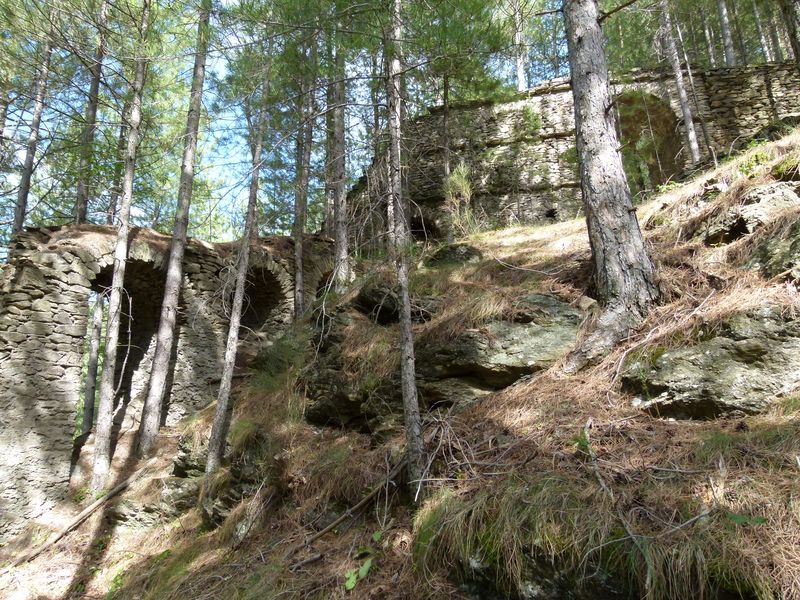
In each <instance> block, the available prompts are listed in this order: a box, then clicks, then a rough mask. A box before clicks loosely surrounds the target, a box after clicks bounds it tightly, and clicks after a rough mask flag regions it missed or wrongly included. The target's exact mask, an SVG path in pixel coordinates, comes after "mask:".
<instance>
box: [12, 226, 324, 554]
mask: <svg viewBox="0 0 800 600" xmlns="http://www.w3.org/2000/svg"><path fill="white" fill-rule="evenodd" d="M115 236H116V232H115V230H113V229H111V228H107V227H100V226H81V227H74V226H69V227H64V228H60V229H36V230H28V231H27V232H25V233H23V234H21V235H20V236H18V237H17V238H16V239H15V241H14V244H13V248H12V251H11V255H10V257H9V262H8V264H7V265H5V266H4V267H3V268H2V271H0V415H2V420H0V476H1V478H0V542H2V541H3V540H5V539H8V538H9V537H11V536H13V535H14V534H16V533H18V532H19V531H20V529H21V528H22V527H23V526H24V524H25V522H26V521H28V520H30V519H35V518H36V517H38V516H40V515H42V514H43V513H44V512H46V511H48V510H50V509H51V508H52V507H53V506H55V505H56V503H57V502H58V501H60V500H63V499H64V497H65V495H66V493H67V487H68V484H69V478H70V468H71V455H72V452H73V437H74V434H75V427H76V411H77V404H78V399H79V395H80V393H81V388H82V385H83V382H82V365H83V361H84V343H85V339H86V334H87V324H88V322H89V320H90V306H89V297H90V292H92V291H94V292H98V291H101V290H102V289H103V287H104V286H108V285H110V280H111V269H112V260H113V246H114V241H115ZM168 252H169V237H167V236H163V235H160V234H158V233H155V232H153V231H149V230H133V231H132V233H131V243H130V246H129V255H130V258H129V263H128V269H127V272H126V279H125V288H126V290H127V291H128V294H129V297H130V304H128V301H127V299H125V300H124V301H123V312H124V313H126V314H127V313H128V312H129V310H128V309H129V308H130V312H131V313H132V316H133V320H132V321H131V322H130V330H131V337H130V351H129V353H128V351H127V347H128V344H127V334H126V332H127V330H128V319H127V318H123V320H122V325H121V327H122V329H121V347H120V353H119V357H118V361H117V362H118V372H117V380H118V381H119V378H120V377H122V381H123V383H122V385H121V386H120V393H119V396H118V399H117V402H118V406H119V405H121V406H122V407H123V408H122V410H121V411H120V413H119V417H118V419H117V421H118V422H119V424H120V426H121V427H122V428H123V429H125V428H134V429H135V428H136V427H138V422H139V419H140V413H141V405H142V403H143V398H142V395H143V393H144V392H145V390H146V386H147V381H148V373H149V366H150V364H151V361H152V355H153V352H154V350H155V332H156V330H157V327H158V318H159V314H160V305H161V299H162V297H163V283H164V268H165V265H166V260H167V256H168ZM292 252H293V246H292V243H291V241H290V240H287V239H286V238H270V239H265V240H262V245H261V248H260V249H258V250H255V251H254V252H253V253H252V255H251V273H258V277H253V278H252V279H253V286H254V287H253V289H252V290H251V292H253V294H254V298H257V299H258V301H259V302H267V303H268V304H269V306H268V307H267V309H265V310H262V311H261V313H262V314H260V315H259V317H260V320H259V326H260V327H259V330H257V331H248V332H247V334H246V335H245V342H243V343H245V344H246V343H247V338H249V342H250V344H251V345H252V344H253V342H254V341H258V342H262V343H263V342H264V341H265V340H268V339H269V338H272V337H274V336H275V335H277V334H278V333H279V332H280V331H281V330H282V329H283V328H284V327H285V326H286V325H287V324H288V323H290V322H291V319H292V313H293V302H294V300H293V285H294V284H293V262H292ZM234 254H235V245H234V244H208V243H204V242H200V241H196V240H192V241H191V242H190V243H189V245H188V247H187V250H186V259H185V265H186V266H185V274H184V284H183V289H182V296H181V312H180V316H179V321H178V327H179V334H178V339H177V344H176V349H175V354H174V365H175V368H174V375H173V380H172V382H171V392H170V394H169V405H168V407H167V409H166V415H165V420H166V423H168V424H174V423H175V422H177V421H178V420H179V419H181V418H182V417H184V416H186V415H188V414H191V413H193V412H195V411H196V410H197V409H199V408H201V407H203V406H205V405H207V404H208V403H209V402H211V401H212V400H213V399H214V398H215V395H216V391H217V387H218V381H219V377H220V376H221V373H222V361H223V358H224V351H225V341H226V337H227V330H228V321H227V318H226V315H225V307H224V306H223V304H226V303H227V301H228V297H227V296H229V295H230V294H231V293H232V283H231V281H230V280H228V279H227V278H228V277H229V276H230V274H231V268H232V265H233V261H234V260H235V256H234ZM330 255H331V252H330V244H329V243H328V242H326V241H325V240H322V239H319V238H314V237H311V236H309V238H308V239H307V241H306V256H307V257H308V259H307V261H306V264H307V268H306V271H305V282H306V294H307V296H308V301H309V303H311V302H313V299H314V298H315V296H316V292H317V287H318V285H319V284H320V282H321V281H322V279H323V277H324V276H325V274H326V273H328V272H329V271H330V269H331V260H330ZM259 286H261V288H259ZM223 296H225V298H224V299H223ZM223 300H224V301H223ZM259 308H263V307H258V306H253V307H250V309H249V310H256V311H257V312H258V310H257V309H259ZM125 354H128V356H127V362H126V367H125V371H124V373H122V372H121V371H122V362H123V357H124V355H125Z"/></svg>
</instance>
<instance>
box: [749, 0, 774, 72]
mask: <svg viewBox="0 0 800 600" xmlns="http://www.w3.org/2000/svg"><path fill="white" fill-rule="evenodd" d="M752 1H753V19H754V20H755V23H756V31H757V32H758V42H759V44H760V45H761V53H762V54H763V55H764V60H765V61H766V62H772V61H773V60H775V57H774V56H772V48H770V45H769V40H768V39H767V32H766V31H765V29H764V23H763V21H762V20H761V12H760V11H759V10H758V2H757V1H756V0H752Z"/></svg>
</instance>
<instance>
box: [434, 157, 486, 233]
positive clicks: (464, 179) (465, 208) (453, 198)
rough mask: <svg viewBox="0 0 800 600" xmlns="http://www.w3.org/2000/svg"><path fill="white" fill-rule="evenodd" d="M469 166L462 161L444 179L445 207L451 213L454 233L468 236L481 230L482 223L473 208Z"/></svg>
mask: <svg viewBox="0 0 800 600" xmlns="http://www.w3.org/2000/svg"><path fill="white" fill-rule="evenodd" d="M471 175H472V174H471V172H470V169H469V167H468V166H467V165H466V164H465V163H463V162H461V163H459V165H458V166H457V167H456V168H455V169H453V172H452V173H450V175H449V176H447V178H445V180H444V185H443V189H442V191H443V192H444V199H445V209H446V210H447V212H448V213H449V214H450V224H451V227H452V228H453V233H455V234H458V235H461V236H466V235H470V234H472V233H476V232H477V231H479V230H480V228H481V224H480V222H479V220H478V218H477V217H476V215H475V213H474V211H473V210H472V206H471V203H472V180H471Z"/></svg>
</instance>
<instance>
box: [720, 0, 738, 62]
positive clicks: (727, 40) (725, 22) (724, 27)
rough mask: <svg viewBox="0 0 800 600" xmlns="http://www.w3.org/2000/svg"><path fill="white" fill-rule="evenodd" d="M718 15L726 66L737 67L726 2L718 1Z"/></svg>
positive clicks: (723, 0)
mask: <svg viewBox="0 0 800 600" xmlns="http://www.w3.org/2000/svg"><path fill="white" fill-rule="evenodd" d="M717 13H718V15H719V30H720V34H721V35H722V48H723V50H724V51H725V66H726V67H735V66H736V64H737V60H736V50H735V48H734V46H733V34H732V33H731V21H730V17H729V16H728V5H727V3H726V1H725V0H717Z"/></svg>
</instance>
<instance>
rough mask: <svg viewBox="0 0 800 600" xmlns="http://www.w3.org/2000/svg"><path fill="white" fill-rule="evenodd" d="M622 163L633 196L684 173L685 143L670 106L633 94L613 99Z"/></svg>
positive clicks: (650, 95)
mask: <svg viewBox="0 0 800 600" xmlns="http://www.w3.org/2000/svg"><path fill="white" fill-rule="evenodd" d="M614 107H615V109H616V116H617V126H618V128H619V133H620V139H621V142H622V159H623V164H624V166H625V172H626V174H627V176H628V183H629V184H630V187H631V192H632V193H633V194H634V196H635V195H637V194H640V193H643V192H647V191H650V190H652V189H655V188H656V187H657V186H659V185H661V184H663V183H666V182H667V181H669V180H670V179H671V178H672V177H674V176H676V175H678V174H680V173H681V171H682V170H683V159H682V150H683V141H682V139H681V130H680V127H679V121H678V117H677V115H676V114H675V112H674V111H673V110H672V106H670V104H669V102H667V101H665V100H662V99H661V98H659V97H657V96H655V95H653V94H650V93H648V92H645V91H643V90H630V91H626V92H623V93H621V94H618V95H617V96H616V97H615V98H614Z"/></svg>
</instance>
